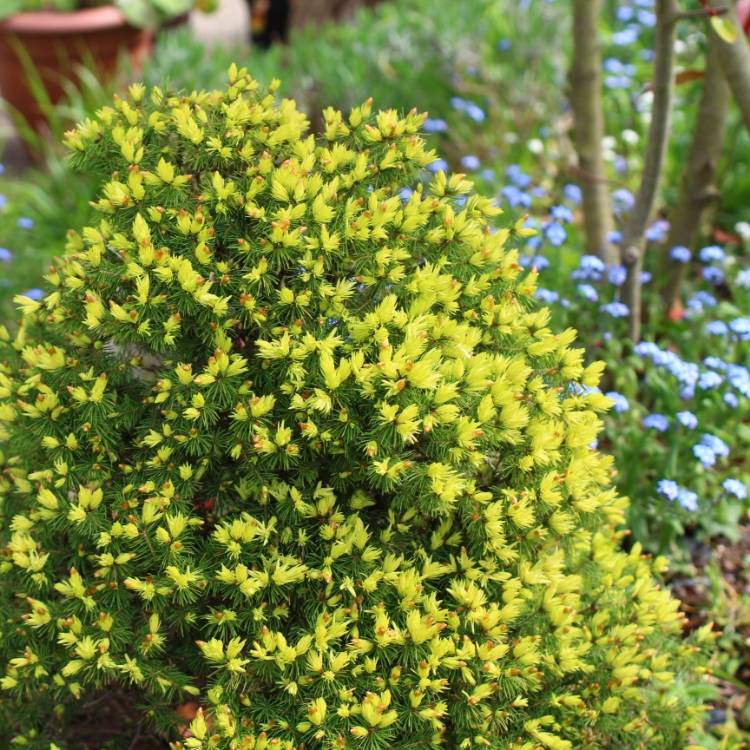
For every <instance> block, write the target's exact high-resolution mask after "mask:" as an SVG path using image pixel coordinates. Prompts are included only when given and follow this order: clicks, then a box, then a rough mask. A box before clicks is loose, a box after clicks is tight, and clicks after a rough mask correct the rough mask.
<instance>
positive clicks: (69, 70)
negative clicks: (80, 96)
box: [0, 5, 152, 132]
mask: <svg viewBox="0 0 750 750" xmlns="http://www.w3.org/2000/svg"><path fill="white" fill-rule="evenodd" d="M19 44H20V45H21V47H22V48H23V49H24V50H25V51H26V53H27V55H28V57H29V59H30V61H31V63H32V65H33V66H34V68H35V69H36V71H37V73H38V75H39V77H40V78H41V80H42V82H43V84H44V88H45V89H46V91H47V95H48V96H49V98H50V100H51V101H52V102H53V103H54V104H56V103H57V102H59V101H60V100H61V99H62V97H63V95H64V88H63V83H64V82H65V81H66V80H72V81H75V80H76V74H75V68H76V66H77V65H79V64H81V63H86V62H88V61H89V60H91V61H93V64H94V66H95V68H96V71H97V75H98V76H99V77H104V78H106V77H107V76H111V75H112V74H113V73H114V71H115V68H116V65H117V60H118V57H119V55H120V54H122V53H123V52H125V53H127V54H129V55H130V58H131V60H132V62H133V64H134V66H136V67H138V66H139V65H140V64H141V63H142V62H143V60H144V58H145V57H146V55H147V54H148V53H149V51H150V49H151V44H152V36H151V34H150V32H146V31H143V30H141V29H136V28H133V27H132V26H129V25H128V24H127V22H126V21H125V18H124V16H123V15H122V13H121V12H120V11H119V10H118V9H117V8H115V7H114V6H111V5H104V6H102V7H99V8H87V9H84V10H77V11H72V12H69V13H60V12H55V11H39V12H31V13H16V14H15V15H13V16H11V17H10V18H8V19H6V20H5V21H3V22H0V95H2V97H3V98H4V99H5V100H6V101H7V102H8V103H9V104H10V105H11V106H12V107H13V108H14V109H15V110H16V111H17V112H18V113H20V114H21V115H22V116H23V117H24V118H25V119H26V121H27V122H28V123H29V124H30V125H31V126H32V127H33V129H34V130H35V131H37V132H43V131H44V130H45V125H46V121H45V117H44V114H43V113H42V111H41V109H40V107H39V105H38V104H37V102H36V101H35V99H34V95H33V93H32V90H31V87H30V86H29V84H28V81H27V77H26V73H25V70H24V66H23V63H22V55H19V53H18V51H17V45H19Z"/></svg>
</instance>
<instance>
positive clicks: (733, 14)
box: [709, 8, 750, 131]
mask: <svg viewBox="0 0 750 750" xmlns="http://www.w3.org/2000/svg"><path fill="white" fill-rule="evenodd" d="M730 18H731V21H732V23H733V24H734V27H735V36H736V39H735V40H734V42H733V43H731V44H730V43H729V42H725V41H724V40H723V39H720V38H719V35H718V34H717V33H716V32H715V31H714V30H713V29H711V30H710V31H709V34H710V35H711V36H712V37H715V38H716V39H717V40H718V51H719V60H721V67H722V69H723V70H724V75H725V76H726V79H727V82H728V83H729V88H730V89H732V96H733V97H734V100H735V101H736V102H737V106H738V107H739V109H740V113H741V114H742V121H743V122H744V123H745V127H746V128H747V129H748V131H750V45H749V44H748V41H747V37H746V36H745V32H744V30H743V28H742V24H740V22H739V19H738V18H737V11H736V9H735V8H731V10H730Z"/></svg>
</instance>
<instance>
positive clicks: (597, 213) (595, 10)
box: [568, 0, 616, 263]
mask: <svg viewBox="0 0 750 750" xmlns="http://www.w3.org/2000/svg"><path fill="white" fill-rule="evenodd" d="M600 15H601V0H573V64H572V66H571V68H570V72H569V74H568V80H569V85H570V103H571V106H572V108H573V115H574V117H575V131H574V141H575V146H576V152H577V154H578V170H577V173H578V175H579V182H580V186H581V192H582V193H583V216H584V227H585V230H586V249H587V250H588V252H590V253H592V254H594V255H598V256H599V257H600V258H602V260H604V261H605V262H606V263H614V262H616V255H615V250H614V248H613V247H612V245H611V244H610V243H609V241H608V235H609V232H610V231H611V229H612V212H611V207H610V200H609V189H608V187H607V178H606V174H605V168H604V158H603V156H602V139H603V138H604V114H603V109H602V84H601V69H602V53H601V44H600V42H599V17H600Z"/></svg>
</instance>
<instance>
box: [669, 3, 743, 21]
mask: <svg viewBox="0 0 750 750" xmlns="http://www.w3.org/2000/svg"><path fill="white" fill-rule="evenodd" d="M730 10H731V8H729V6H722V7H721V8H711V9H710V10H709V9H708V8H699V9H697V10H681V11H679V12H678V13H676V14H675V16H674V20H675V21H685V20H687V19H689V18H710V17H711V16H723V15H725V14H727V13H729V11H730Z"/></svg>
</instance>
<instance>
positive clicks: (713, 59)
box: [662, 33, 730, 311]
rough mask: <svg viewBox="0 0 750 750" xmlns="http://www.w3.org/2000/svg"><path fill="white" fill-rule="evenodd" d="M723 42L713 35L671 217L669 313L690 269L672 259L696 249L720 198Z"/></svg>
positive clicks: (725, 90)
mask: <svg viewBox="0 0 750 750" xmlns="http://www.w3.org/2000/svg"><path fill="white" fill-rule="evenodd" d="M720 44H722V42H721V40H720V39H719V38H718V37H717V36H716V34H713V33H711V34H709V37H708V51H707V54H706V73H705V77H704V81H703V94H702V96H701V101H700V105H699V107H698V114H697V115H696V119H695V126H694V128H693V139H692V143H691V144H690V152H689V155H688V160H687V164H686V165H685V171H684V173H683V175H682V185H681V188H680V195H679V198H678V200H677V205H676V206H675V208H674V210H673V211H672V212H671V214H670V216H669V220H670V228H669V235H668V237H667V252H666V255H665V259H664V265H665V274H664V279H665V282H664V285H663V287H662V296H663V299H664V307H665V309H666V310H667V311H669V310H670V309H671V308H672V306H673V305H674V303H675V301H676V300H677V299H678V297H679V293H680V287H681V285H682V281H683V279H684V277H685V271H686V269H687V266H686V265H685V264H684V263H678V262H676V261H674V260H672V259H671V258H670V257H669V251H670V249H671V248H673V247H675V246H677V245H683V246H684V247H688V248H692V247H693V245H694V243H695V238H696V235H697V234H698V232H699V231H700V228H701V224H702V222H703V220H704V218H705V215H706V210H707V209H708V208H709V206H710V205H711V204H712V203H714V202H715V201H716V200H717V199H718V197H719V191H718V189H717V187H716V185H715V184H714V178H715V176H716V169H717V165H718V162H719V160H720V159H721V154H722V151H723V150H724V140H725V133H726V125H727V116H728V113H729V102H730V91H729V86H728V84H727V82H726V79H725V77H724V73H723V71H722V67H721V62H720V60H719V49H718V48H719V45H720Z"/></svg>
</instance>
